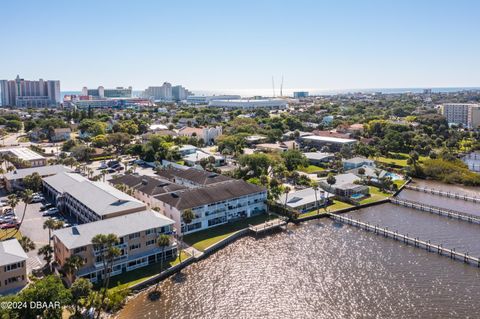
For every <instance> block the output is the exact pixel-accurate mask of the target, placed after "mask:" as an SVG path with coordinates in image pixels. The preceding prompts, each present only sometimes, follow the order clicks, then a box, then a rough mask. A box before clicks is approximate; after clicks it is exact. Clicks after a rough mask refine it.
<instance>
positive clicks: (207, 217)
mask: <svg viewBox="0 0 480 319" xmlns="http://www.w3.org/2000/svg"><path fill="white" fill-rule="evenodd" d="M156 201H157V202H158V206H157V207H158V208H159V209H160V212H162V213H163V214H164V215H165V216H167V217H169V218H171V219H173V220H174V221H175V227H176V229H177V232H178V233H182V234H188V233H193V232H196V231H199V230H203V229H208V228H211V227H214V226H218V225H221V224H226V223H228V222H230V221H235V220H239V219H243V218H247V217H251V216H255V215H259V214H262V213H264V212H266V210H267V206H266V201H267V191H266V189H265V188H264V187H260V186H257V185H253V184H250V183H247V182H245V181H243V180H227V181H224V182H219V183H214V184H211V185H209V186H205V187H197V188H190V189H184V190H179V191H175V192H170V193H167V194H163V195H159V196H157V197H156ZM187 209H191V210H192V211H193V213H194V214H195V216H196V217H195V219H193V221H192V222H191V223H189V224H188V225H187V224H185V223H184V222H183V220H182V213H183V212H184V211H185V210H187Z"/></svg>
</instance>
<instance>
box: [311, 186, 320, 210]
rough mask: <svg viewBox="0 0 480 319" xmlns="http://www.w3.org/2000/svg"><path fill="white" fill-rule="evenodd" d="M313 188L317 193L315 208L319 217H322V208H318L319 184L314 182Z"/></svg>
mask: <svg viewBox="0 0 480 319" xmlns="http://www.w3.org/2000/svg"><path fill="white" fill-rule="evenodd" d="M312 188H313V191H314V192H315V207H316V208H317V215H320V207H318V197H317V191H318V184H317V182H312Z"/></svg>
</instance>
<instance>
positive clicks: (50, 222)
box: [43, 218, 63, 245]
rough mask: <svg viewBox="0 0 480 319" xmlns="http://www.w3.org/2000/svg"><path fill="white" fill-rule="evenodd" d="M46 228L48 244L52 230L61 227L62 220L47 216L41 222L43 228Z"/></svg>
mask: <svg viewBox="0 0 480 319" xmlns="http://www.w3.org/2000/svg"><path fill="white" fill-rule="evenodd" d="M47 228H48V244H49V245H51V240H52V230H57V229H60V228H63V222H62V221H60V220H55V219H52V218H49V219H47V220H46V221H44V222H43V229H47Z"/></svg>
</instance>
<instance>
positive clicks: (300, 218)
mask: <svg viewBox="0 0 480 319" xmlns="http://www.w3.org/2000/svg"><path fill="white" fill-rule="evenodd" d="M323 214H325V209H324V208H323V207H320V214H318V213H317V210H316V209H314V210H312V211H310V212H308V213H304V214H301V215H300V217H299V218H298V219H299V220H302V218H307V217H310V216H317V215H323Z"/></svg>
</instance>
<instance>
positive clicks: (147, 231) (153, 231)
mask: <svg viewBox="0 0 480 319" xmlns="http://www.w3.org/2000/svg"><path fill="white" fill-rule="evenodd" d="M150 234H155V228H151V229H147V230H146V231H145V235H150Z"/></svg>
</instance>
